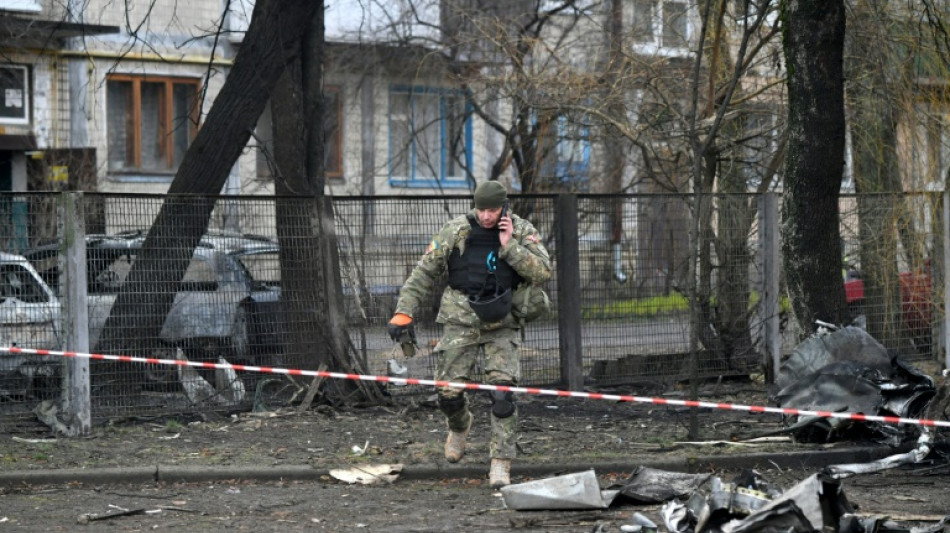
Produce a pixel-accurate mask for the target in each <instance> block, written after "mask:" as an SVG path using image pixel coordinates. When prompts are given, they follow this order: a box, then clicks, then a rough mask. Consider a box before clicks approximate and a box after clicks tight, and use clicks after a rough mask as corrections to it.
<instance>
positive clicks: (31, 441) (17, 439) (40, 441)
mask: <svg viewBox="0 0 950 533" xmlns="http://www.w3.org/2000/svg"><path fill="white" fill-rule="evenodd" d="M12 439H13V440H14V441H15V442H25V443H27V444H52V443H54V442H57V439H25V438H23V437H17V436H16V435H14V436H13V437H12Z"/></svg>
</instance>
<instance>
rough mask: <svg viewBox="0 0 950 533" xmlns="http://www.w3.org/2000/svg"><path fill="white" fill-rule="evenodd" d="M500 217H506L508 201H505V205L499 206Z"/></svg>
mask: <svg viewBox="0 0 950 533" xmlns="http://www.w3.org/2000/svg"><path fill="white" fill-rule="evenodd" d="M501 216H502V217H506V216H508V200H505V203H504V204H503V205H502V206H501Z"/></svg>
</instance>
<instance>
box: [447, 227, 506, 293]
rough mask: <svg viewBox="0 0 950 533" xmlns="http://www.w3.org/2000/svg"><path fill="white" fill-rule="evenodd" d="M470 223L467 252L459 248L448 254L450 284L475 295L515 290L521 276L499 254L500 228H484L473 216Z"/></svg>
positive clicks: (466, 241) (466, 244)
mask: <svg viewBox="0 0 950 533" xmlns="http://www.w3.org/2000/svg"><path fill="white" fill-rule="evenodd" d="M468 222H469V224H470V225H471V231H469V234H468V237H467V238H466V239H465V254H464V255H463V254H462V253H461V252H459V249H458V247H456V248H455V249H454V250H452V254H451V255H450V256H449V286H450V287H452V288H453V289H456V290H459V291H462V292H464V293H465V294H467V295H469V296H472V297H477V296H478V295H479V294H482V293H487V294H492V293H494V292H495V291H496V289H497V290H498V291H504V290H505V289H511V290H514V289H515V287H517V286H518V284H519V283H521V281H522V278H521V276H519V275H518V273H517V272H516V271H515V269H513V268H511V265H509V264H508V263H506V262H505V261H503V260H502V259H500V258H499V257H498V248H499V247H501V243H500V242H498V229H496V228H492V229H485V228H483V227H481V225H479V224H478V221H476V220H473V219H472V218H471V217H469V218H468ZM492 274H494V276H492ZM492 278H493V279H492Z"/></svg>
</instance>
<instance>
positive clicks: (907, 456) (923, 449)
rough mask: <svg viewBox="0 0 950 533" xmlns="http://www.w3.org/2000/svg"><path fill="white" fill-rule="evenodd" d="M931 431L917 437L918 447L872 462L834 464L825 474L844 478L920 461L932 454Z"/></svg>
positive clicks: (825, 470) (826, 469)
mask: <svg viewBox="0 0 950 533" xmlns="http://www.w3.org/2000/svg"><path fill="white" fill-rule="evenodd" d="M930 440H931V437H930V433H929V432H926V431H925V432H924V433H922V434H921V435H920V437H919V438H918V439H917V447H916V448H914V449H913V450H911V451H909V452H906V453H899V454H897V455H891V456H889V457H885V458H883V459H879V460H877V461H871V462H870V463H852V464H843V465H832V466H828V467H825V469H824V470H823V471H822V472H823V473H824V474H826V475H828V476H829V477H832V478H834V479H842V478H846V477H848V476H852V475H854V474H868V473H870V472H880V471H881V470H887V469H889V468H896V467H898V466H901V465H906V464H914V463H919V462H921V461H923V460H924V458H926V457H927V456H928V455H930Z"/></svg>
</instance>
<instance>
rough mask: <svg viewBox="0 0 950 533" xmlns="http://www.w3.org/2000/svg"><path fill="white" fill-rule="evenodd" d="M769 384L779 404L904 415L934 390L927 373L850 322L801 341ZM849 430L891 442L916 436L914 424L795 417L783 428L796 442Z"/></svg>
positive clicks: (916, 409)
mask: <svg viewBox="0 0 950 533" xmlns="http://www.w3.org/2000/svg"><path fill="white" fill-rule="evenodd" d="M775 383H776V390H777V392H774V393H773V394H772V395H771V396H772V398H773V399H774V400H775V401H776V403H777V404H778V405H779V406H781V407H788V408H794V409H803V410H821V411H831V412H853V413H864V414H868V415H882V416H900V417H906V418H915V417H918V416H919V415H920V414H921V413H922V412H923V410H924V408H925V407H926V406H927V403H928V402H929V401H930V399H931V398H933V397H934V395H935V394H936V389H935V387H934V382H933V379H931V378H930V376H928V375H926V374H924V373H922V372H920V371H919V370H917V369H916V368H914V367H912V366H911V365H910V364H908V363H907V362H905V361H904V360H903V359H902V358H901V357H899V356H896V355H894V356H892V355H891V354H889V353H888V351H887V349H886V348H884V346H883V345H881V344H880V343H879V342H878V341H877V340H875V339H874V338H873V337H871V335H870V334H868V332H867V331H865V330H863V329H861V328H859V327H856V326H848V327H845V328H841V329H837V330H834V331H830V332H825V333H816V334H814V335H812V336H811V337H809V338H808V339H806V340H805V341H803V342H802V343H801V344H799V345H798V346H797V347H796V348H795V350H794V351H793V352H792V353H791V354H790V355H789V356H788V357H787V358H785V360H784V361H783V362H782V366H781V368H780V370H779V374H778V376H777V377H776V380H775ZM852 430H854V432H855V433H856V434H857V435H860V436H861V437H862V438H868V437H869V438H872V439H873V440H876V441H878V442H882V443H886V444H888V445H891V446H898V445H900V444H902V443H903V442H905V441H906V440H908V439H913V438H916V437H917V435H918V434H919V429H918V428H917V427H916V426H910V425H904V426H900V427H899V426H895V425H891V424H881V423H877V422H869V421H860V422H859V421H855V420H851V419H845V418H823V417H801V418H800V419H798V420H797V421H796V422H795V423H794V424H792V425H791V426H790V427H789V428H788V429H787V430H785V432H788V433H791V434H793V435H795V437H796V438H797V439H798V440H802V441H810V442H828V441H833V440H839V439H842V438H845V437H847V436H848V435H849V433H850V432H851V431H852Z"/></svg>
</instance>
